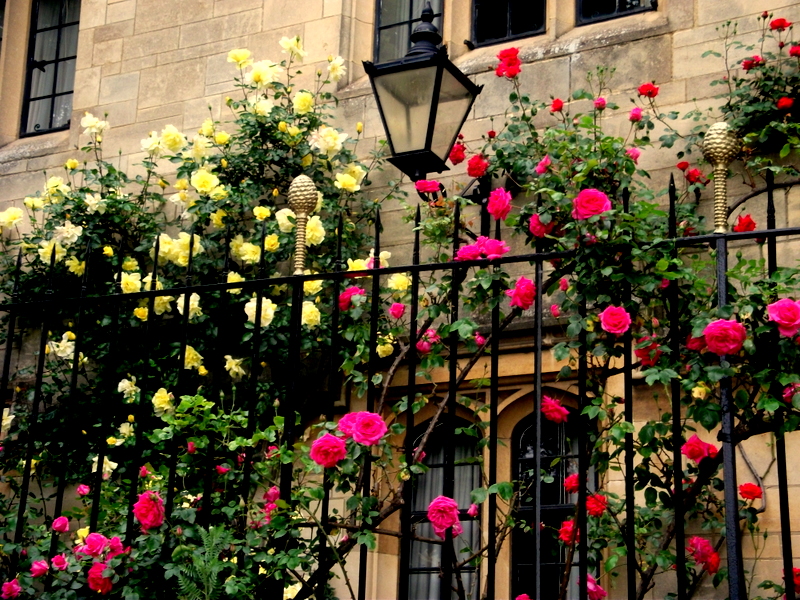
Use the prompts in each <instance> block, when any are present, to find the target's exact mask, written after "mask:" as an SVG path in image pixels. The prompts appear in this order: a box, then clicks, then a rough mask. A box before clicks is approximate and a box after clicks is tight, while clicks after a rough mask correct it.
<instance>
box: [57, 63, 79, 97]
mask: <svg viewBox="0 0 800 600" xmlns="http://www.w3.org/2000/svg"><path fill="white" fill-rule="evenodd" d="M74 87H75V59H74V58H73V59H72V60H65V61H64V62H60V63H58V82H57V83H56V94H62V93H64V92H71V91H72V90H73V89H74Z"/></svg>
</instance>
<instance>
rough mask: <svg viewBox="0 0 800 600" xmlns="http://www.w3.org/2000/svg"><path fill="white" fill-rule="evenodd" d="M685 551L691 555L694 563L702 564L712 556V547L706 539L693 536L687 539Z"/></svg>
mask: <svg viewBox="0 0 800 600" xmlns="http://www.w3.org/2000/svg"><path fill="white" fill-rule="evenodd" d="M686 551H687V552H688V553H689V554H691V555H692V558H694V560H695V562H697V563H704V562H706V561H707V560H708V559H709V558H711V555H712V554H714V546H713V545H712V544H711V542H709V541H708V540H707V539H705V538H701V537H698V536H694V537H691V538H689V543H688V544H686Z"/></svg>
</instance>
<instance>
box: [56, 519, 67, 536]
mask: <svg viewBox="0 0 800 600" xmlns="http://www.w3.org/2000/svg"><path fill="white" fill-rule="evenodd" d="M53 531H57V532H58V533H64V532H65V531H69V519H68V518H67V517H58V518H57V519H55V520H53Z"/></svg>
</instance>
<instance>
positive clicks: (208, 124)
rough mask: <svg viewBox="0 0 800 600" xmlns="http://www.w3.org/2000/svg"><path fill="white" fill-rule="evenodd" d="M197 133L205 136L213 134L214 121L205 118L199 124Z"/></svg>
mask: <svg viewBox="0 0 800 600" xmlns="http://www.w3.org/2000/svg"><path fill="white" fill-rule="evenodd" d="M197 133H199V134H200V135H204V136H206V137H211V136H212V135H214V121H212V120H211V119H206V120H205V121H203V124H202V125H201V126H200V129H198V130H197Z"/></svg>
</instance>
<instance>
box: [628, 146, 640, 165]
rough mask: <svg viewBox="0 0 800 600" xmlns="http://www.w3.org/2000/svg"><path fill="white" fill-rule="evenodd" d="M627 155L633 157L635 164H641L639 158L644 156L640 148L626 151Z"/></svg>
mask: <svg viewBox="0 0 800 600" xmlns="http://www.w3.org/2000/svg"><path fill="white" fill-rule="evenodd" d="M625 154H627V155H628V156H630V157H631V159H632V160H633V163H634V164H637V165H638V164H639V157H640V156H641V155H642V151H641V150H639V149H638V148H628V149H627V150H626V151H625Z"/></svg>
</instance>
